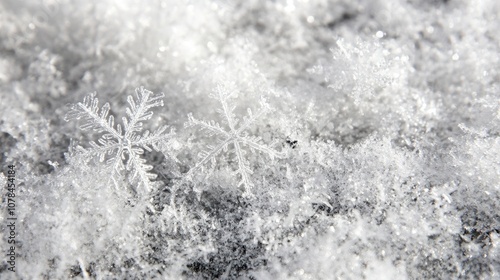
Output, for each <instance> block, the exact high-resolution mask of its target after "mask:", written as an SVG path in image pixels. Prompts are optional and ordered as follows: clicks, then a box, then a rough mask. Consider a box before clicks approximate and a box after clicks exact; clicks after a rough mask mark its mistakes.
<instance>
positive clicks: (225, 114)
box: [186, 84, 283, 194]
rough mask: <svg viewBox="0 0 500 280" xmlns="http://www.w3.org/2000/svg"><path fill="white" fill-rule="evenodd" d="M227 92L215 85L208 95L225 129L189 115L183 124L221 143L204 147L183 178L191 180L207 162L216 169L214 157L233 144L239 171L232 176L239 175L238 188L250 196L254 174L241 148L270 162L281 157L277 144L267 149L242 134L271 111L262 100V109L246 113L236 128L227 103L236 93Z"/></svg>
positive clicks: (226, 88)
mask: <svg viewBox="0 0 500 280" xmlns="http://www.w3.org/2000/svg"><path fill="white" fill-rule="evenodd" d="M230 88H231V85H228V84H226V85H223V84H217V87H216V89H215V91H214V92H213V94H211V95H210V97H212V98H214V99H217V100H218V101H219V102H220V104H221V107H222V109H219V110H217V112H218V113H219V114H220V115H221V117H222V118H223V119H224V123H225V124H226V125H227V127H228V129H224V128H222V127H221V125H219V123H217V122H215V121H209V122H207V121H202V120H198V119H196V118H194V117H193V115H192V114H189V115H188V118H189V122H188V123H186V126H187V127H192V126H199V127H200V128H201V130H202V131H206V132H207V136H213V135H217V136H218V137H219V138H220V139H219V140H218V141H217V144H216V145H215V146H207V149H206V150H204V151H202V152H201V153H200V161H198V163H197V164H196V165H195V166H194V167H193V168H191V170H189V172H188V173H187V174H186V177H187V178H189V177H191V176H192V175H193V173H194V171H196V170H198V169H202V168H203V167H204V166H205V165H206V164H207V163H208V162H212V164H213V165H215V163H216V157H217V156H218V155H219V154H220V153H221V152H222V151H227V150H228V147H229V145H231V144H232V147H233V151H234V155H235V158H236V162H237V163H238V168H237V170H236V171H235V172H234V174H236V175H239V176H240V178H241V180H240V181H239V183H238V186H239V187H240V186H243V187H245V191H246V192H247V193H246V194H249V189H250V188H251V187H253V183H252V181H251V180H250V175H251V174H252V173H253V172H252V170H251V168H250V165H249V163H248V162H247V160H246V158H245V155H246V152H245V150H244V149H243V147H248V148H249V149H250V150H251V151H252V152H254V151H255V150H257V151H260V152H263V153H265V154H267V155H268V156H269V157H270V158H271V159H274V158H275V157H282V155H283V154H282V152H278V151H276V150H275V149H273V148H272V147H273V146H274V145H275V144H276V143H277V141H273V142H272V143H271V144H269V145H266V144H264V143H262V139H261V138H260V137H257V136H249V135H248V133H247V132H245V130H246V129H247V128H249V127H250V126H251V125H253V124H254V122H255V121H256V120H257V119H258V118H259V117H261V116H262V115H264V114H265V113H267V112H268V111H269V110H270V107H269V105H268V104H267V103H266V102H265V100H264V99H261V102H260V103H261V108H260V110H259V111H258V112H257V113H256V114H253V113H252V111H251V110H250V109H248V117H244V118H243V122H242V124H241V125H239V126H238V124H239V120H238V119H237V118H235V116H234V114H233V111H234V109H235V107H234V106H230V105H229V104H228V100H229V99H230V98H231V97H234V93H235V92H236V91H235V90H231V89H230Z"/></svg>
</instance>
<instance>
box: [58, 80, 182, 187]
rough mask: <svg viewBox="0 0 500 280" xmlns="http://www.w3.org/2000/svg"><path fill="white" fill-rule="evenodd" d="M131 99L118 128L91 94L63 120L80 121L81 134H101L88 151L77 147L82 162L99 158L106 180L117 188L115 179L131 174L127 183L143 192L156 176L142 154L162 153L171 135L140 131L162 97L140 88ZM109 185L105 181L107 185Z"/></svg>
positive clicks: (163, 131) (106, 107)
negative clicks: (106, 170) (84, 131)
mask: <svg viewBox="0 0 500 280" xmlns="http://www.w3.org/2000/svg"><path fill="white" fill-rule="evenodd" d="M135 93H136V96H135V98H134V97H132V96H128V98H127V102H128V103H129V107H128V108H127V109H126V111H125V112H126V115H127V117H123V118H122V122H123V128H122V125H120V124H117V125H115V118H114V116H113V115H109V116H108V114H109V111H110V109H111V106H110V105H109V103H106V104H104V105H103V106H102V108H99V100H98V99H97V97H96V96H95V93H94V94H90V95H88V96H86V97H85V98H84V99H83V102H79V103H77V104H74V105H72V107H71V110H70V112H69V113H68V114H67V115H66V120H67V121H68V120H72V119H77V120H78V119H82V120H83V124H82V125H81V126H80V128H81V129H82V130H89V129H92V130H94V131H96V132H97V133H102V135H101V136H100V138H99V140H97V143H96V142H94V141H91V142H90V148H82V147H78V151H79V153H80V154H81V155H83V156H84V158H88V159H90V158H99V161H100V162H104V161H105V162H106V165H107V166H108V167H109V168H110V172H111V174H110V179H111V180H112V181H113V182H114V183H115V185H116V184H117V182H116V175H117V174H121V173H122V172H123V171H125V170H126V171H129V172H131V177H130V179H131V181H132V182H139V184H140V185H142V186H143V187H144V188H145V189H146V190H147V191H149V190H150V188H151V186H152V180H154V179H155V178H156V174H153V173H151V169H152V168H153V167H152V166H151V165H148V164H147V163H146V160H145V159H144V158H142V157H141V155H142V154H144V150H146V151H148V152H151V151H152V150H156V151H162V149H163V148H164V147H166V145H167V144H168V142H169V140H170V139H171V137H172V136H173V135H174V133H175V132H174V131H173V130H171V131H170V132H168V133H167V132H166V131H167V129H168V126H160V127H159V128H158V129H156V130H155V131H154V132H152V133H151V132H150V131H149V130H145V131H144V132H143V131H142V130H143V122H144V121H147V120H149V119H151V117H152V116H153V112H152V111H151V109H153V108H155V107H160V106H163V100H162V99H163V97H164V94H163V93H159V94H155V93H153V92H151V91H149V90H146V89H144V88H142V87H141V88H137V89H136V90H135ZM108 183H109V181H108Z"/></svg>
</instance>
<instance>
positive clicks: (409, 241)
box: [0, 0, 500, 279]
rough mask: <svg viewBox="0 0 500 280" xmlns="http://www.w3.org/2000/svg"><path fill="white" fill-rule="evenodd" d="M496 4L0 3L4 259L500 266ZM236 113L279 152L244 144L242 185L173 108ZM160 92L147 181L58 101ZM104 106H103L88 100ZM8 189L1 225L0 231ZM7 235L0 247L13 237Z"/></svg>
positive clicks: (165, 270)
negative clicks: (87, 154) (156, 148)
mask: <svg viewBox="0 0 500 280" xmlns="http://www.w3.org/2000/svg"><path fill="white" fill-rule="evenodd" d="M499 15H500V2H498V1H495V0H480V1H465V0H442V1H438V0H407V1H403V0H388V1H387V0H385V1H363V0H360V1H347V0H344V1H343V0H338V1H337V0H332V1H326V0H295V1H294V0H286V1H280V0H276V1H168V0H165V1H163V0H157V1H147V2H145V1H138V0H124V1H118V0H115V1H112V0H105V1H97V0H94V1H69V0H39V1H38V0H30V1H17V0H1V1H0V98H1V99H0V100H1V101H0V116H1V118H0V145H1V154H0V162H1V164H2V167H1V168H2V171H3V172H4V174H5V172H6V170H7V165H8V164H16V166H17V169H18V175H17V190H16V194H17V199H18V209H17V211H18V219H19V224H18V238H17V239H18V241H19V242H18V244H17V246H18V250H17V251H18V257H17V265H16V268H17V269H16V271H17V272H16V273H12V272H10V271H8V270H6V269H7V267H8V265H7V263H6V262H5V261H2V263H1V264H0V278H2V279H69V278H75V279H182V278H186V279H193V278H194V279H498V278H500V261H499V260H500V249H499V246H500V245H499V242H500V203H499V201H500V193H499V192H500V87H499V86H500V70H499V69H500V31H499V30H500V19H499ZM224 82H231V83H234V86H235V88H236V89H237V90H238V96H237V98H236V101H235V103H236V104H235V105H236V106H237V108H236V111H235V113H236V115H238V117H241V116H243V115H244V114H245V112H246V109H247V108H252V110H254V109H255V108H257V107H258V104H259V98H260V97H261V96H265V97H266V98H267V100H268V102H269V104H270V105H271V106H272V107H273V108H274V112H273V113H272V114H268V115H266V116H265V117H263V118H261V119H259V120H258V122H256V124H255V125H254V126H252V127H251V128H250V131H249V133H251V134H252V135H259V136H260V137H262V138H263V140H264V141H269V142H270V141H271V140H278V141H280V143H281V144H280V145H281V150H282V151H284V152H285V153H286V155H287V156H286V157H284V158H282V159H279V160H275V161H270V160H268V158H266V157H265V156H262V155H259V154H258V153H248V154H247V159H248V161H249V162H251V168H252V170H253V174H252V179H253V180H254V183H255V187H254V188H253V189H252V192H253V195H254V198H246V197H243V196H242V193H241V190H240V189H238V188H237V180H236V179H235V178H234V176H233V175H232V174H231V170H232V169H234V168H232V167H233V166H234V162H233V161H232V159H231V158H230V157H225V156H221V158H220V161H219V165H218V167H217V168H215V169H214V170H212V171H211V174H210V176H207V174H204V173H200V174H199V176H194V178H192V179H191V180H188V181H179V180H178V179H179V176H182V174H185V173H186V172H187V171H188V170H189V168H191V167H193V166H194V165H195V164H196V162H197V159H196V155H197V153H198V152H199V151H200V146H202V145H206V144H210V143H213V142H211V141H213V139H212V138H211V137H207V136H204V135H203V134H202V133H199V132H197V131H196V129H193V128H185V127H184V123H186V122H187V121H188V117H187V115H188V113H193V114H194V115H195V116H198V117H200V118H202V119H204V120H211V119H214V120H218V121H220V118H219V116H218V114H217V113H216V109H218V104H217V103H216V102H215V101H213V100H212V99H210V98H208V97H209V94H210V92H212V90H213V89H214V87H215V86H216V85H217V84H219V83H224ZM140 86H144V87H145V88H147V89H149V90H151V91H153V92H164V93H165V95H166V97H165V99H164V102H165V106H164V107H162V108H161V109H158V110H155V115H154V117H153V118H152V119H151V121H150V122H149V123H148V124H146V125H147V126H148V128H149V126H151V127H157V126H159V125H171V126H172V127H173V128H175V129H176V131H177V135H176V141H175V143H172V151H173V153H174V154H175V159H168V158H167V157H165V156H163V155H162V154H161V153H154V152H153V153H146V154H145V155H144V156H145V158H146V159H147V161H148V163H149V164H152V165H153V166H154V168H153V172H154V173H155V174H157V175H158V180H157V181H158V182H157V183H158V187H157V189H155V190H154V191H153V192H152V193H151V194H150V195H149V196H147V197H137V196H134V194H133V193H131V192H130V188H128V187H127V186H128V184H129V183H128V182H127V181H126V180H124V181H123V182H122V183H123V188H120V189H113V188H110V187H109V186H106V182H107V181H108V177H109V174H106V173H105V172H104V168H102V166H101V165H100V164H99V163H95V164H89V165H88V164H82V161H80V159H79V158H78V157H76V156H74V154H73V153H72V147H74V146H75V142H76V141H78V142H80V143H81V144H82V145H86V143H88V142H89V141H92V140H94V141H95V140H96V139H95V138H94V136H93V135H92V133H87V132H85V131H80V130H78V128H77V124H76V123H75V122H65V121H64V116H65V114H66V113H67V112H68V107H67V106H66V105H67V104H68V103H76V102H79V101H81V100H82V99H83V97H84V96H85V95H86V94H88V93H89V92H94V91H96V92H97V94H98V97H99V99H100V100H101V102H102V104H104V102H110V103H111V108H112V113H113V114H114V115H115V116H116V117H117V120H118V119H121V116H124V115H125V108H126V106H127V104H126V96H127V95H130V94H132V93H133V91H134V88H136V87H140ZM102 104H101V105H102ZM2 195H3V200H2V205H1V207H0V210H1V213H2V214H1V216H0V219H1V225H0V230H1V232H2V233H5V232H6V224H7V223H6V220H5V217H6V205H5V196H4V194H3V193H2ZM6 237H7V235H6V234H5V235H4V234H2V240H1V241H0V247H1V248H2V252H3V251H5V250H7V248H8V247H7V246H8V244H7V241H6V239H5V238H6Z"/></svg>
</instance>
